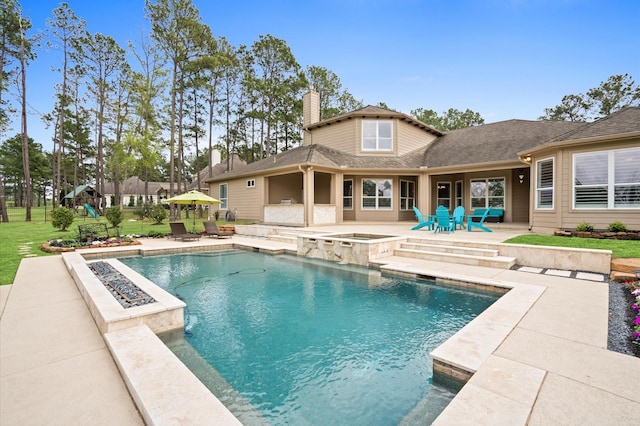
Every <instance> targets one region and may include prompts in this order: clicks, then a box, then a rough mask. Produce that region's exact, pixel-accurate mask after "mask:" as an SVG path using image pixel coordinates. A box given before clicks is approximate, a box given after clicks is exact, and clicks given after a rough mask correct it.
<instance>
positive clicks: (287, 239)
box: [267, 234, 298, 244]
mask: <svg viewBox="0 0 640 426" xmlns="http://www.w3.org/2000/svg"><path fill="white" fill-rule="evenodd" d="M267 239H268V240H270V241H279V242H281V243H291V244H298V238H297V237H294V236H288V235H280V234H274V235H269V237H268V238H267Z"/></svg>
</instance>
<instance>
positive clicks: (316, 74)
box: [306, 65, 363, 120]
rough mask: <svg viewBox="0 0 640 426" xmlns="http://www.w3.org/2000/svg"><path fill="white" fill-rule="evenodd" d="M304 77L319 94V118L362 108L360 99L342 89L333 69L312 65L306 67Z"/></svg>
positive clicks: (322, 118) (325, 118) (324, 118)
mask: <svg viewBox="0 0 640 426" xmlns="http://www.w3.org/2000/svg"><path fill="white" fill-rule="evenodd" d="M306 78H307V80H308V81H309V84H310V85H311V86H313V88H314V89H315V90H316V91H317V92H318V94H319V95H320V120H327V119H329V118H332V117H335V116H337V115H341V114H346V113H347V112H350V111H354V110H356V109H360V108H362V106H363V105H362V102H361V101H357V100H356V99H355V98H354V97H353V95H352V94H351V93H349V91H348V90H347V89H342V83H341V82H340V78H339V77H338V76H337V75H336V73H334V72H333V71H331V70H329V69H327V68H325V67H320V66H315V65H312V66H309V67H307V72H306Z"/></svg>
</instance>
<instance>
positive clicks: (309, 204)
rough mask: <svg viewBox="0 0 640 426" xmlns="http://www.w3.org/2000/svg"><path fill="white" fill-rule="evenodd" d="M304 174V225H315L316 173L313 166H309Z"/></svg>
mask: <svg viewBox="0 0 640 426" xmlns="http://www.w3.org/2000/svg"><path fill="white" fill-rule="evenodd" d="M306 169H307V170H306V172H305V174H304V182H303V186H304V188H303V191H304V194H303V195H304V200H302V201H303V203H304V226H309V225H313V206H314V204H315V196H314V195H315V194H314V192H313V191H314V186H315V175H314V171H313V166H307V167H306Z"/></svg>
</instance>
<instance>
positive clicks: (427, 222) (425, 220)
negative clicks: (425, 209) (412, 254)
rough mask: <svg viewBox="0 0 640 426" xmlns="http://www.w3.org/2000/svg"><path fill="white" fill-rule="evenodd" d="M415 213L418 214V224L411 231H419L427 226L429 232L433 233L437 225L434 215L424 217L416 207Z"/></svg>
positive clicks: (414, 207)
mask: <svg viewBox="0 0 640 426" xmlns="http://www.w3.org/2000/svg"><path fill="white" fill-rule="evenodd" d="M413 211H414V212H416V217H417V218H418V224H417V225H416V226H414V227H413V228H411V230H412V231H415V230H417V229H421V228H424V227H425V226H426V227H427V229H428V230H429V231H433V227H434V226H435V223H436V221H435V217H434V216H432V215H427V216H423V215H422V213H420V210H418V208H417V207H416V206H413Z"/></svg>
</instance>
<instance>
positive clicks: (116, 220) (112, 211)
mask: <svg viewBox="0 0 640 426" xmlns="http://www.w3.org/2000/svg"><path fill="white" fill-rule="evenodd" d="M105 216H106V217H107V220H108V221H109V223H110V224H111V226H113V227H114V228H117V227H118V225H120V224H121V223H122V219H123V217H122V210H120V207H118V206H113V207H109V208H108V209H107V211H106V212H105Z"/></svg>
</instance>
